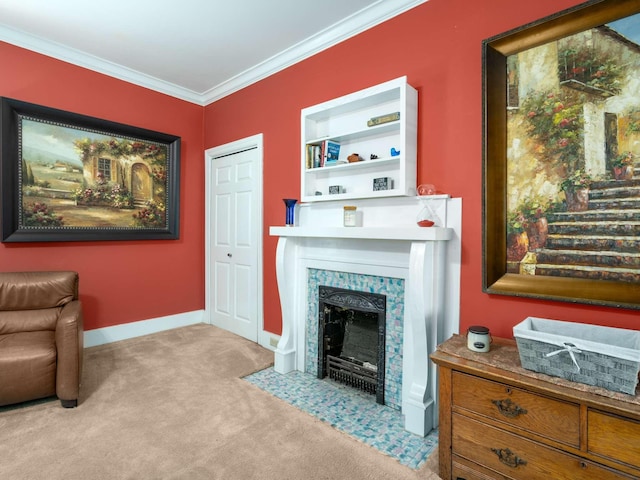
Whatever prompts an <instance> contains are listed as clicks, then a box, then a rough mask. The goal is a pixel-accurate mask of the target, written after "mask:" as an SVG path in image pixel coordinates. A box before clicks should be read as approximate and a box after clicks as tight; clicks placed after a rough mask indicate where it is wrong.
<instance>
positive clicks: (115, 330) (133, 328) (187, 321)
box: [84, 310, 204, 348]
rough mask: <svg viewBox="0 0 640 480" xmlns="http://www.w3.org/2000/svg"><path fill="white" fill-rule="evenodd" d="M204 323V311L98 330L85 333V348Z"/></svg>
mask: <svg viewBox="0 0 640 480" xmlns="http://www.w3.org/2000/svg"><path fill="white" fill-rule="evenodd" d="M203 322H204V310H195V311H193V312H186V313H178V314H176V315H169V316H167V317H160V318H152V319H149V320H141V321H139V322H131V323H124V324H122V325H114V326H113V327H104V328H97V329H95V330H87V331H86V332H84V347H85V348H88V347H95V346H97V345H104V344H105V343H111V342H117V341H119V340H126V339H128V338H135V337H141V336H142V335H149V334H150V333H157V332H162V331H164V330H171V329H172V328H179V327H186V326H187V325H193V324H196V323H203Z"/></svg>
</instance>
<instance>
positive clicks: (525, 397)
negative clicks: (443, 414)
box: [452, 372, 580, 448]
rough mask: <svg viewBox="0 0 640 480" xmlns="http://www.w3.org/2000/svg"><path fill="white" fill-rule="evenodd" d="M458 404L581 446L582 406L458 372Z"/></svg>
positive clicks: (455, 389)
mask: <svg viewBox="0 0 640 480" xmlns="http://www.w3.org/2000/svg"><path fill="white" fill-rule="evenodd" d="M452 382H453V397H452V402H453V405H454V406H455V407H459V408H462V409H465V410H469V411H472V412H475V413H477V414H480V415H483V416H486V417H489V418H492V419H494V420H498V421H500V422H504V423H508V424H510V425H513V426H515V427H517V428H519V429H522V430H525V431H527V432H532V433H536V434H538V435H541V436H543V437H545V438H549V439H552V440H555V441H558V442H561V443H564V444H566V445H570V446H572V447H575V448H579V447H580V407H579V405H577V404H573V403H568V402H563V401H561V400H555V399H551V398H548V397H544V396H542V395H536V394H534V393H529V392H526V391H524V390H520V389H518V388H514V387H511V386H508V385H504V384H501V383H498V382H493V381H491V380H484V379H482V378H478V377H473V376H471V375H466V374H464V373H459V372H454V373H453V376H452Z"/></svg>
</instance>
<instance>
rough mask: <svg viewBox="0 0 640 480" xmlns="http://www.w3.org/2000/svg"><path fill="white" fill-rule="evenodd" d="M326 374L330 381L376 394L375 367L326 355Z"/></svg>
mask: <svg viewBox="0 0 640 480" xmlns="http://www.w3.org/2000/svg"><path fill="white" fill-rule="evenodd" d="M327 373H328V376H329V378H330V379H332V380H335V381H337V382H340V383H343V384H345V385H348V386H350V387H353V388H357V389H358V390H362V391H363V392H366V393H370V394H372V395H375V394H376V393H377V390H378V389H377V385H378V369H377V368H376V366H375V365H371V364H368V363H364V362H359V361H357V360H356V359H353V358H350V359H347V358H340V357H334V356H333V355H327Z"/></svg>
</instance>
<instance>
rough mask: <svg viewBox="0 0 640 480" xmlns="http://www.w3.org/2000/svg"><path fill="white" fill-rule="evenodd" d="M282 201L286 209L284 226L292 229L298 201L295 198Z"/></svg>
mask: <svg viewBox="0 0 640 480" xmlns="http://www.w3.org/2000/svg"><path fill="white" fill-rule="evenodd" d="M282 201H283V202H284V205H285V207H286V208H287V215H286V220H285V225H286V226H287V227H293V225H294V224H295V211H296V203H298V200H297V199H295V198H283V199H282Z"/></svg>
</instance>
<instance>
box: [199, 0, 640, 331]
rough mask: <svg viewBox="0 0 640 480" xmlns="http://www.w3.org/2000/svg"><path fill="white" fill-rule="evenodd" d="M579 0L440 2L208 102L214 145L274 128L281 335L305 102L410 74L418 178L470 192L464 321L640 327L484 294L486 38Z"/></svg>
mask: <svg viewBox="0 0 640 480" xmlns="http://www.w3.org/2000/svg"><path fill="white" fill-rule="evenodd" d="M578 3H580V2H579V1H578V0H537V1H531V2H513V0H483V1H481V2H473V1H469V0H430V1H429V2H427V3H425V4H423V5H420V6H419V7H416V8H414V9H412V10H410V11H409V12H406V13H405V14H403V15H400V16H399V17H396V18H394V19H392V20H390V21H388V22H385V23H384V24H382V25H379V26H377V27H375V28H373V29H371V30H369V31H367V32H364V33H362V34H360V35H358V36H356V37H354V38H352V39H349V40H347V41H345V42H343V43H341V44H340V45H337V46H335V47H333V48H331V49H328V50H326V51H324V52H322V53H320V54H318V55H315V56H314V57H312V58H310V59H307V60H305V61H303V62H301V63H299V64H296V65H294V66H292V67H290V68H288V69H286V70H284V71H282V72H280V73H278V74H276V75H273V76H271V77H269V78H267V79H265V80H263V81H261V82H258V83H256V84H254V85H252V86H250V87H247V88H245V89H243V90H242V91H240V92H237V93H235V94H233V95H231V96H229V97H227V98H224V99H222V100H220V101H217V102H215V103H214V104H212V105H209V106H207V107H206V108H205V137H204V146H205V148H210V147H214V146H217V145H221V144H224V143H227V142H231V141H234V140H238V139H240V138H244V137H247V136H250V135H254V134H256V133H260V132H262V133H264V142H265V144H264V148H265V149H264V155H265V158H264V231H265V238H264V262H265V263H264V298H265V302H264V314H265V320H264V322H265V328H266V329H267V330H268V331H271V332H274V333H279V332H280V329H281V314H280V305H279V303H278V302H277V300H276V299H277V298H278V296H277V286H276V277H275V269H274V263H275V249H276V239H275V238H272V237H270V236H269V235H268V230H269V226H270V225H282V224H283V221H284V219H283V216H284V207H283V204H282V200H281V199H282V198H285V197H291V198H299V195H300V193H299V192H300V158H299V152H300V148H299V142H300V109H301V108H304V107H307V106H310V105H314V104H316V103H319V102H322V101H325V100H328V99H331V98H334V97H337V96H341V95H344V94H347V93H351V92H353V91H356V90H359V89H361V88H365V87H368V86H371V85H374V84H377V83H380V82H382V81H385V80H389V79H392V78H396V77H399V76H402V75H407V76H408V79H409V83H410V84H411V85H413V86H414V87H415V88H417V89H418V92H419V137H418V164H419V165H418V183H425V182H429V183H433V184H435V185H436V186H437V188H438V190H440V191H442V192H446V193H449V194H451V195H452V196H454V197H462V199H463V228H462V231H463V236H462V249H463V251H462V281H461V326H460V330H461V331H464V330H465V329H466V328H467V327H468V326H469V325H472V324H483V325H486V326H488V327H490V328H491V330H492V333H493V334H494V335H496V336H511V335H512V331H511V328H512V327H513V325H515V324H516V323H518V322H520V321H521V320H522V319H524V318H525V317H527V316H540V317H546V318H554V319H561V320H569V321H580V322H587V323H598V324H605V325H610V326H617V327H621V328H636V329H637V328H638V324H637V321H638V318H639V315H638V312H637V311H634V310H622V309H614V308H603V307H591V306H585V305H573V304H568V303H561V302H547V301H540V300H533V299H523V298H516V297H508V296H492V295H487V294H485V293H483V292H482V277H481V276H482V263H481V262H482V223H481V190H482V183H481V182H482V180H481V175H482V131H481V127H482V103H481V102H482V84H481V72H482V60H481V43H482V40H483V39H485V38H488V37H491V36H493V35H497V34H499V33H502V32H505V31H507V30H510V29H512V28H515V27H518V26H520V25H523V24H526V23H529V22H532V21H534V20H537V19H539V18H542V17H544V16H547V15H549V14H552V13H555V12H557V11H559V10H561V9H564V8H568V7H571V6H574V5H576V4H578Z"/></svg>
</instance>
